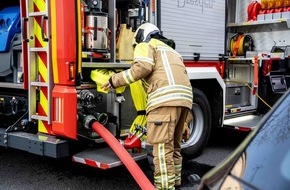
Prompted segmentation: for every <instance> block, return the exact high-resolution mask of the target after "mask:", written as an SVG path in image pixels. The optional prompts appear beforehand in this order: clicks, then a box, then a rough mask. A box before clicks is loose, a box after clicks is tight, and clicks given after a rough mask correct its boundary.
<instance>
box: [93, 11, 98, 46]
mask: <svg viewBox="0 0 290 190" xmlns="http://www.w3.org/2000/svg"><path fill="white" fill-rule="evenodd" d="M97 32H98V18H97V17H95V18H94V41H96V40H97Z"/></svg>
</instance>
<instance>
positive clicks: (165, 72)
mask: <svg viewBox="0 0 290 190" xmlns="http://www.w3.org/2000/svg"><path fill="white" fill-rule="evenodd" d="M166 39H167V38H165V37H163V36H162V35H161V34H160V30H159V29H158V28H157V27H156V26H155V25H153V24H151V23H144V24H142V25H141V26H140V27H139V28H138V29H137V30H136V32H135V35H134V39H133V47H134V60H133V63H132V66H131V68H130V69H127V70H124V71H122V72H120V73H117V74H115V75H113V76H112V77H111V78H110V79H109V81H108V82H107V83H105V84H104V85H102V88H103V89H104V90H109V89H110V88H117V87H120V86H124V85H128V84H130V83H133V82H135V81H137V80H139V79H141V80H142V83H143V86H144V88H145V91H146V92H147V96H148V97H147V104H146V114H147V145H146V146H147V147H146V149H148V147H152V149H151V150H152V155H153V164H154V185H155V187H156V189H175V187H177V186H180V185H181V168H182V156H181V146H180V143H181V139H182V134H183V128H184V123H185V120H186V117H187V115H188V113H189V111H190V109H191V108H192V99H193V96H192V87H191V84H190V80H189V77H188V75H187V72H186V68H185V66H184V64H183V59H182V57H181V55H180V54H179V53H178V52H176V51H175V50H174V49H173V48H172V47H170V46H169V45H167V44H166V43H164V42H168V40H167V41H164V40H166ZM169 41H170V40H169ZM171 42H172V41H171ZM168 44H172V43H168ZM149 149H150V148H149Z"/></svg>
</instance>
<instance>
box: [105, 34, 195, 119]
mask: <svg viewBox="0 0 290 190" xmlns="http://www.w3.org/2000/svg"><path fill="white" fill-rule="evenodd" d="M139 79H142V83H143V86H144V88H145V91H146V92H147V95H148V99H147V106H146V111H147V113H148V112H150V111H151V110H153V109H155V108H158V107H163V106H183V107H188V108H189V109H191V107H192V98H193V95H192V88H191V84H190V81H189V78H188V75H187V72H186V68H185V66H184V64H183V60H182V57H181V55H180V54H179V53H177V52H176V51H175V50H174V49H172V48H171V47H169V46H168V45H166V44H165V43H163V42H161V41H159V40H157V39H154V38H153V39H151V40H150V41H149V42H142V43H139V44H137V46H136V47H135V51H134V61H133V63H132V66H131V68H130V69H127V70H125V71H122V72H120V73H117V74H115V75H114V76H112V78H111V79H110V82H111V84H113V86H114V88H117V87H119V86H124V85H127V84H130V83H133V82H134V81H137V80H139Z"/></svg>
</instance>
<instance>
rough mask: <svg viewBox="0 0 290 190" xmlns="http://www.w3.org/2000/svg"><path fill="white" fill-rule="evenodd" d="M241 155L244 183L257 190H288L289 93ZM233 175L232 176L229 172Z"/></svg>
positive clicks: (289, 155)
mask: <svg viewBox="0 0 290 190" xmlns="http://www.w3.org/2000/svg"><path fill="white" fill-rule="evenodd" d="M268 116H269V117H268V119H267V120H266V122H265V123H264V124H263V126H262V127H261V128H260V129H259V131H258V132H257V134H256V136H255V137H254V138H253V139H252V141H251V142H250V144H249V145H248V147H247V148H246V150H245V152H244V156H245V162H243V163H244V166H242V170H243V175H240V176H237V177H239V178H243V179H242V180H243V181H245V182H246V183H249V184H251V185H253V186H254V187H257V188H258V189H278V190H283V189H289V188H290V94H289V93H288V96H287V97H286V98H285V99H284V100H283V102H282V103H281V104H280V105H279V106H278V107H277V109H276V110H275V111H274V112H272V114H271V115H268ZM232 174H233V175H234V173H232Z"/></svg>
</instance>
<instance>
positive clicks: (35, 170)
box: [0, 130, 246, 190]
mask: <svg viewBox="0 0 290 190" xmlns="http://www.w3.org/2000/svg"><path fill="white" fill-rule="evenodd" d="M245 136H246V134H240V133H237V132H234V131H225V130H223V131H222V132H218V133H216V134H214V137H215V138H213V139H212V140H211V141H210V142H209V144H208V146H207V148H206V149H205V151H204V153H203V154H202V155H201V156H199V157H198V158H195V159H192V160H188V161H186V162H185V163H184V164H183V172H182V180H183V182H182V187H181V189H182V190H189V189H190V190H192V189H197V187H198V185H196V184H192V183H190V182H189V181H188V179H187V177H188V176H189V175H190V174H194V173H195V174H198V175H200V176H203V175H204V174H205V173H206V172H207V171H208V170H210V169H211V168H212V167H214V166H216V165H217V164H219V163H220V162H221V161H222V160H223V159H225V158H226V157H227V156H228V155H229V154H230V153H231V152H232V151H233V150H234V149H235V148H236V146H238V144H240V142H241V141H242V140H243V139H244V137H245ZM138 164H139V166H140V167H141V169H142V170H143V171H144V173H145V175H146V176H147V177H148V178H149V180H150V181H153V180H152V172H151V170H150V167H149V165H148V163H147V160H144V161H139V162H138ZM0 189H1V190H39V189H41V190H80V189H81V190H92V189H94V190H111V189H114V190H125V189H126V190H128V189H130V190H134V189H136V190H137V189H140V188H139V186H138V184H137V183H136V182H135V180H134V178H133V177H132V176H131V174H130V173H129V171H128V170H127V169H126V168H125V167H124V166H120V167H117V168H113V169H109V170H100V169H95V168H91V167H88V166H85V165H82V164H78V163H73V162H71V160H70V159H60V160H59V159H53V158H48V157H41V156H37V155H33V154H30V153H27V152H23V151H20V150H13V149H5V148H3V147H0Z"/></svg>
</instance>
